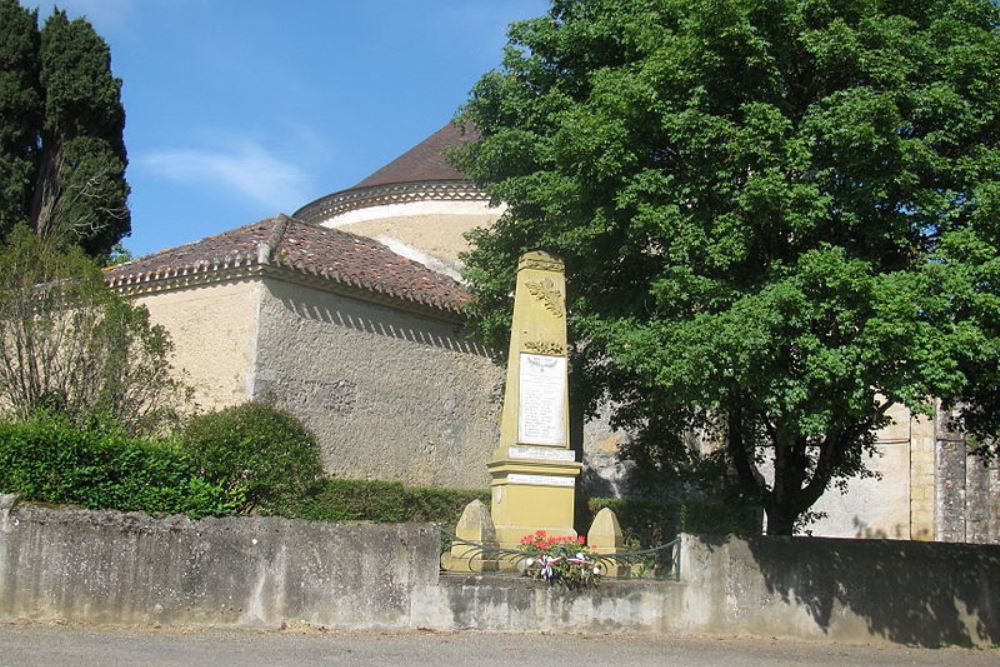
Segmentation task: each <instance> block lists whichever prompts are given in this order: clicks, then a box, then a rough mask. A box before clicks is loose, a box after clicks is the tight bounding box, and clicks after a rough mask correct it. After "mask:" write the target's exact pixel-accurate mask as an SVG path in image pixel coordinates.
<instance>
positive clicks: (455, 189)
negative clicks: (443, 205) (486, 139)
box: [293, 123, 486, 222]
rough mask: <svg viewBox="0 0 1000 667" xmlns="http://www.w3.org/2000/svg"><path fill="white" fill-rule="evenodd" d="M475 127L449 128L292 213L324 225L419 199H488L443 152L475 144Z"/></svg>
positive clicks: (300, 218) (476, 133) (446, 127)
mask: <svg viewBox="0 0 1000 667" xmlns="http://www.w3.org/2000/svg"><path fill="white" fill-rule="evenodd" d="M478 139H479V133H478V132H477V131H476V130H475V129H474V128H471V127H469V128H466V129H465V130H464V131H463V129H462V128H460V127H458V126H456V125H454V124H452V123H448V124H447V125H445V126H444V127H442V128H441V129H440V130H438V131H437V132H435V133H434V134H432V135H431V136H429V137H427V138H426V139H424V140H423V141H421V142H420V143H419V144H417V145H416V146H414V147H413V148H411V149H410V150H408V151H406V152H405V153H403V154H402V155H400V156H399V157H398V158H396V159H395V160H393V161H392V162H390V163H389V164H387V165H385V166H384V167H382V168H381V169H378V170H377V171H375V172H374V173H372V174H371V175H370V176H368V177H367V178H365V179H363V180H361V181H359V182H358V183H356V184H355V185H354V186H352V187H350V188H347V189H346V190H340V191H338V192H334V193H332V194H329V195H326V196H324V197H320V198H319V199H316V200H315V201H312V202H310V203H308V204H306V205H305V206H303V207H302V208H300V209H299V210H298V211H296V212H295V213H294V214H293V217H294V218H297V219H299V220H305V221H308V222H323V221H325V220H329V219H330V218H332V217H334V216H336V215H339V214H340V213H344V212H346V211H351V210H354V209H359V208H366V207H368V206H377V205H379V204H386V203H405V202H408V201H419V200H422V199H438V200H470V199H475V200H484V199H486V196H485V195H484V194H483V193H482V192H481V191H480V190H479V189H478V188H476V187H475V186H473V185H472V184H471V183H469V182H468V180H466V178H465V174H463V173H462V172H461V171H459V170H458V169H456V168H455V167H453V166H452V165H451V164H449V163H448V161H447V160H446V159H445V157H444V151H445V149H447V148H450V147H452V146H459V145H461V144H463V143H466V142H469V141H477V140H478Z"/></svg>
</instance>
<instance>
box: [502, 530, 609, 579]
mask: <svg viewBox="0 0 1000 667" xmlns="http://www.w3.org/2000/svg"><path fill="white" fill-rule="evenodd" d="M520 548H521V551H524V552H525V553H527V554H530V555H531V558H528V559H527V560H526V561H525V565H526V566H527V569H526V570H525V573H526V574H528V575H529V576H533V577H536V578H539V579H544V580H545V581H548V582H549V583H555V582H559V583H561V584H565V585H567V586H570V587H577V586H585V585H587V584H592V583H594V581H595V580H596V578H597V577H598V576H599V575H600V573H601V567H600V563H599V562H598V561H597V560H596V558H595V557H594V554H593V553H592V552H591V551H590V549H589V548H588V547H587V545H586V540H585V539H584V537H583V536H582V535H579V536H577V537H572V536H568V535H567V536H557V535H549V534H548V533H546V532H545V531H544V530H536V531H535V532H534V533H531V534H530V535H525V536H524V537H522V538H521V543H520Z"/></svg>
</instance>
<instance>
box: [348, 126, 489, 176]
mask: <svg viewBox="0 0 1000 667" xmlns="http://www.w3.org/2000/svg"><path fill="white" fill-rule="evenodd" d="M478 139H479V134H478V133H477V132H476V131H475V130H474V129H467V130H466V131H465V133H464V134H463V132H462V130H461V129H460V128H458V127H456V126H455V125H453V124H451V123H449V124H447V125H445V126H444V127H442V128H441V129H440V130H438V131H437V132H435V133H434V134H432V135H431V136H429V137H427V138H426V139H424V140H423V141H422V142H420V143H419V144H417V145H416V146H414V147H413V148H411V149H410V150H408V151H406V152H405V153H403V154H402V155H400V156H399V157H398V158H396V159H395V160H393V161H392V162H390V163H389V164H387V165H385V166H384V167H382V168H381V169H379V170H378V171H376V172H375V173H374V174H372V175H371V176H369V177H368V178H366V179H364V180H363V181H361V182H360V183H358V184H356V185H355V186H354V187H352V188H351V189H352V190H353V189H355V188H367V187H372V186H375V185H389V184H392V183H414V182H418V181H464V180H465V174H463V173H462V172H461V171H459V170H458V169H455V168H454V167H453V166H451V165H450V164H449V163H448V161H447V160H446V159H445V157H444V155H443V154H442V151H443V150H444V149H446V148H450V147H452V146H458V145H461V144H463V143H465V142H467V141H477V140H478Z"/></svg>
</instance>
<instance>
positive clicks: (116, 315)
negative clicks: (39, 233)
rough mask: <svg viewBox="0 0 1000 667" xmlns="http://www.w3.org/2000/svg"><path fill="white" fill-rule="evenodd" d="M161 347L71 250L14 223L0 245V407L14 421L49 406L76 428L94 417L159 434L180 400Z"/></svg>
mask: <svg viewBox="0 0 1000 667" xmlns="http://www.w3.org/2000/svg"><path fill="white" fill-rule="evenodd" d="M171 349H172V344H171V342H170V338H169V336H168V335H167V332H166V330H165V329H164V328H163V327H161V326H156V325H153V324H152V323H151V322H150V321H149V313H148V311H147V310H146V309H145V308H144V307H141V306H139V307H135V306H133V305H131V304H130V303H128V302H127V301H125V300H124V299H122V298H121V297H119V296H117V295H116V294H115V293H114V292H112V291H111V289H109V288H108V286H107V285H105V283H104V276H103V275H102V273H101V270H100V269H99V268H98V267H97V265H96V264H95V263H94V262H93V261H92V260H90V259H89V258H87V257H86V256H84V254H83V253H82V251H80V250H79V249H78V248H77V249H69V250H61V249H59V248H56V247H54V246H53V245H52V244H51V243H48V242H46V241H43V240H41V239H38V238H37V237H35V236H34V235H33V234H32V233H31V231H30V230H28V229H26V228H23V227H19V228H17V229H15V230H14V232H13V233H12V234H11V235H10V237H9V238H8V239H7V242H6V244H3V245H0V405H3V406H4V409H5V410H7V411H9V412H10V413H11V414H12V415H13V416H14V417H15V418H17V419H28V418H29V417H30V416H31V415H33V414H34V413H35V412H36V411H38V410H50V411H59V412H62V413H65V414H66V415H67V416H68V418H69V419H70V420H72V421H73V422H74V423H75V424H77V425H81V426H85V427H86V425H87V423H88V422H90V421H92V420H94V419H97V418H99V419H102V420H104V421H105V422H107V421H112V420H113V421H114V422H115V423H116V424H117V425H118V426H120V427H121V428H123V429H125V430H126V431H127V432H128V433H129V434H131V435H149V434H153V433H160V432H162V431H164V430H166V429H167V428H168V427H170V426H172V425H175V424H176V423H177V415H178V409H179V408H180V407H181V406H182V405H183V404H184V402H185V400H187V398H188V397H189V395H190V392H189V391H188V390H187V389H186V388H185V387H184V386H183V385H182V384H181V383H180V382H178V381H177V380H176V379H174V378H173V377H172V376H171V369H170V364H169V362H168V358H169V356H170V351H171Z"/></svg>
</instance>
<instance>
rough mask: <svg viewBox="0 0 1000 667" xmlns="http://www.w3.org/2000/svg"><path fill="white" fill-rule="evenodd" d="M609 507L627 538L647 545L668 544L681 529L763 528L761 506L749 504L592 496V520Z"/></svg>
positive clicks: (743, 531)
mask: <svg viewBox="0 0 1000 667" xmlns="http://www.w3.org/2000/svg"><path fill="white" fill-rule="evenodd" d="M605 507H608V508H610V509H611V510H612V511H613V512H614V513H615V516H616V517H618V524H619V525H620V526H621V529H622V534H623V537H624V538H625V541H626V542H629V543H632V544H636V545H639V546H640V547H641V548H644V549H649V548H653V547H658V546H660V545H663V544H666V543H667V542H669V541H670V540H672V539H674V538H675V537H677V535H678V534H679V533H695V534H699V535H730V534H732V535H753V534H756V533H759V532H760V516H759V514H758V513H759V510H758V509H757V508H755V507H750V506H747V505H745V504H736V503H723V502H718V501H705V500H685V501H680V502H659V501H650V500H638V499H633V498H590V499H588V500H587V513H588V514H589V516H590V519H589V521H592V520H593V517H594V516H596V515H597V513H598V512H600V511H601V510H602V509H604V508H605Z"/></svg>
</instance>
